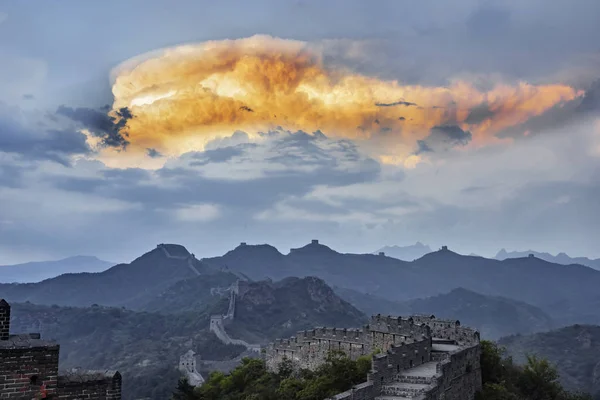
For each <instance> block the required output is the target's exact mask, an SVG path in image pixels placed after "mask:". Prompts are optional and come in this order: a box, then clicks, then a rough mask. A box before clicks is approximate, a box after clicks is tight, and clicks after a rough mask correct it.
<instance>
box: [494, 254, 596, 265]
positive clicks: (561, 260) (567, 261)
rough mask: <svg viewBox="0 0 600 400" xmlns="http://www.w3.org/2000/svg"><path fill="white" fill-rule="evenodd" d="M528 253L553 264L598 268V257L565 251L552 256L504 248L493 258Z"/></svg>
mask: <svg viewBox="0 0 600 400" xmlns="http://www.w3.org/2000/svg"><path fill="white" fill-rule="evenodd" d="M529 254H533V255H534V256H535V257H537V258H541V259H542V260H545V261H548V262H552V263H555V264H562V265H571V264H579V265H585V266H587V267H590V268H594V269H597V270H600V258H597V259H590V258H587V257H570V256H569V255H567V254H566V253H558V254H557V255H555V256H553V255H552V254H550V253H540V252H537V251H534V250H528V251H506V250H505V249H502V250H500V251H499V252H498V254H496V256H495V257H494V258H495V259H496V260H506V259H507V258H521V257H528V256H529Z"/></svg>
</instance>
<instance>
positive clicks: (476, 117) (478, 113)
mask: <svg viewBox="0 0 600 400" xmlns="http://www.w3.org/2000/svg"><path fill="white" fill-rule="evenodd" d="M493 116H494V112H493V111H492V110H490V109H489V105H488V104H487V103H482V104H480V105H478V106H477V107H473V108H472V109H471V111H470V112H469V115H468V116H467V118H466V119H465V123H467V124H480V123H482V122H483V121H485V120H486V119H489V118H492V117H493Z"/></svg>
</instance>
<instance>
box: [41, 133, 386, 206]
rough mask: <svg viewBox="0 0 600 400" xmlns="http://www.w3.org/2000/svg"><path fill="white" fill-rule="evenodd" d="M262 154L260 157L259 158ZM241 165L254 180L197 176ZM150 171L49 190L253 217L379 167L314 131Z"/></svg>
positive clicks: (122, 172)
mask: <svg viewBox="0 0 600 400" xmlns="http://www.w3.org/2000/svg"><path fill="white" fill-rule="evenodd" d="M265 155H266V156H265ZM240 160H242V161H243V162H244V167H245V168H246V166H247V168H248V169H257V171H260V175H258V176H256V177H252V178H249V179H222V178H217V177H210V176H203V174H202V170H203V168H204V167H206V166H210V165H213V164H218V165H219V168H230V167H232V166H233V167H235V166H236V165H238V164H239V163H240V162H241V161H240ZM174 162H176V164H173V165H170V164H169V163H167V165H166V166H165V167H163V168H161V169H159V170H157V171H155V172H149V171H145V170H140V169H104V170H102V172H101V173H100V174H99V176H96V177H91V178H85V179H83V178H79V177H64V176H61V177H54V178H52V179H53V183H54V185H55V186H57V187H59V188H61V189H63V190H69V191H74V192H81V193H97V194H102V195H103V196H108V197H110V198H113V199H118V200H122V201H126V202H131V203H141V204H144V206H145V207H147V208H148V209H176V208H178V207H184V206H187V205H193V204H198V203H211V204H220V205H223V206H226V207H232V208H235V209H240V210H242V209H243V210H246V212H255V211H258V210H261V209H264V208H268V207H270V206H271V205H272V204H274V203H275V202H276V201H277V200H280V199H282V198H284V197H287V196H302V195H304V194H306V193H308V192H309V191H310V190H311V189H312V188H313V187H315V186H317V185H327V186H343V185H348V184H352V183H357V182H364V181H370V180H373V179H376V177H377V176H378V174H379V172H380V167H379V163H378V162H377V161H375V160H373V159H371V158H368V157H365V156H364V155H361V154H360V153H359V150H358V148H357V147H356V145H355V144H354V143H352V142H350V141H346V140H342V141H334V140H329V139H327V138H326V136H325V135H324V134H323V133H322V132H320V131H318V132H315V134H313V135H311V134H308V133H306V132H302V131H299V132H293V133H292V132H276V133H274V134H273V136H272V138H271V139H269V140H267V142H266V143H251V144H250V143H242V144H238V145H235V146H227V147H222V148H216V149H212V150H207V151H204V152H191V153H186V154H184V155H182V156H181V157H180V158H179V159H178V160H174Z"/></svg>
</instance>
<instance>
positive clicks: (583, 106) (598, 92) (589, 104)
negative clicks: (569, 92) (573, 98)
mask: <svg viewBox="0 0 600 400" xmlns="http://www.w3.org/2000/svg"><path fill="white" fill-rule="evenodd" d="M577 111H578V112H581V113H600V79H598V80H597V81H595V82H593V83H592V84H591V85H590V87H589V88H588V89H587V90H586V91H585V94H584V96H583V99H582V100H581V103H580V104H579V106H578V107H577Z"/></svg>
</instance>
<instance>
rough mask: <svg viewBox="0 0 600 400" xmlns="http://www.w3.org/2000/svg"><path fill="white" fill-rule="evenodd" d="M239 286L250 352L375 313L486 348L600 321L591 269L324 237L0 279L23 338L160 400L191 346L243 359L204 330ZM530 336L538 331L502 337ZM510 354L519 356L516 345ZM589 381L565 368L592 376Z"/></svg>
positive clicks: (162, 248)
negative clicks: (37, 336)
mask: <svg viewBox="0 0 600 400" xmlns="http://www.w3.org/2000/svg"><path fill="white" fill-rule="evenodd" d="M240 278H242V279H245V280H248V281H249V282H248V283H247V284H246V286H247V287H246V289H245V290H244V291H243V292H241V293H240V295H239V297H238V298H237V301H236V314H235V315H236V317H235V318H234V320H233V322H232V323H231V324H230V325H228V327H227V332H228V333H229V335H231V336H232V337H235V338H240V339H243V340H246V341H247V342H249V343H266V342H268V341H270V340H272V339H274V338H275V337H286V336H290V335H292V334H294V333H295V332H296V331H297V330H299V329H307V328H312V327H315V326H339V327H359V326H361V325H362V324H363V323H365V321H367V316H368V315H369V314H377V313H381V314H387V313H389V314H395V315H407V314H412V313H419V314H434V315H436V316H437V317H439V318H453V319H454V318H455V319H459V320H460V321H461V323H462V324H464V325H467V326H473V327H475V328H477V329H479V330H480V331H481V333H482V337H483V338H487V339H496V338H499V337H501V336H505V335H512V334H520V335H526V334H532V333H535V335H534V336H532V337H544V336H536V335H538V334H537V333H536V332H540V331H547V330H549V329H553V328H556V327H560V326H566V325H569V324H572V323H589V324H594V323H598V321H600V312H599V311H598V310H600V295H599V294H598V290H597V288H598V287H600V271H596V270H594V269H591V268H589V267H585V266H581V265H568V266H565V265H560V264H556V263H551V262H548V261H545V260H542V259H540V258H537V257H524V258H507V259H505V260H502V261H500V260H494V259H486V258H483V257H477V256H463V255H459V254H456V253H454V252H452V251H450V250H448V249H447V248H442V250H439V251H435V252H430V253H428V254H426V255H424V256H422V257H420V258H418V259H416V260H414V261H411V262H407V261H402V260H399V259H396V258H393V257H388V256H387V255H379V254H377V255H374V254H344V253H338V252H336V251H334V250H332V249H331V248H329V247H327V246H324V245H322V244H319V243H318V242H317V241H313V242H312V243H310V244H308V245H306V246H303V247H301V248H298V249H294V250H292V251H291V252H290V253H289V254H282V253H280V252H279V251H278V250H277V249H275V248H274V247H272V246H269V245H247V244H242V245H240V246H238V247H237V248H235V249H233V250H231V251H229V252H228V253H226V254H225V255H223V256H221V257H213V258H206V259H201V260H198V259H196V258H195V257H194V256H193V255H192V254H191V253H190V252H189V251H188V250H187V249H186V248H185V247H183V246H180V245H176V244H164V245H159V246H157V247H156V248H155V249H153V250H150V251H149V252H147V253H146V254H144V255H142V256H140V257H138V258H136V259H135V260H133V261H132V262H131V263H126V264H118V265H115V266H113V267H112V268H109V269H107V270H106V271H102V272H96V273H68V274H63V275H60V276H57V277H55V278H52V279H47V280H44V281H42V282H38V283H26V284H18V283H12V284H0V297H2V298H6V299H7V300H8V301H9V302H11V303H14V304H16V305H15V312H14V314H13V317H14V321H15V324H14V329H18V330H22V331H36V330H41V331H42V334H44V335H45V336H47V337H53V338H55V339H58V340H59V341H61V342H62V341H65V342H67V344H66V345H64V346H63V352H61V353H62V355H61V357H63V359H64V361H65V362H64V365H65V367H70V366H83V367H87V366H88V365H89V367H90V368H92V367H93V368H118V369H120V370H122V371H123V372H124V373H125V374H126V375H128V376H130V377H131V378H130V383H128V384H127V385H128V388H127V393H128V394H127V396H125V398H127V399H133V398H140V397H139V396H145V397H149V398H163V397H162V396H163V395H164V394H165V393H166V390H167V389H166V388H167V387H169V388H170V389H172V387H173V384H174V383H171V384H169V385H167V384H165V385H164V387H162V386H161V385H158V384H152V385H150V386H151V387H143V386H144V382H152V381H153V379H152V377H153V376H156V375H157V374H159V375H161V376H164V377H165V379H171V378H172V377H176V376H177V373H176V371H175V370H174V366H175V365H176V363H177V357H178V356H179V355H180V354H182V353H183V352H185V351H187V350H188V349H190V348H191V349H193V350H194V351H196V352H197V353H198V354H199V355H200V356H201V357H202V358H203V359H206V358H208V359H213V360H216V361H217V362H220V361H224V362H225V361H227V362H230V363H234V361H233V360H234V359H237V357H239V356H240V354H241V353H242V352H243V351H244V350H245V348H244V347H242V346H227V345H223V344H222V343H220V342H218V340H217V339H216V337H215V336H214V335H213V334H212V333H210V332H209V331H208V322H209V319H210V316H211V315H213V314H223V313H225V312H226V310H227V308H228V296H229V294H228V293H229V292H228V288H229V287H230V286H231V285H232V284H233V283H234V282H236V280H238V279H240ZM27 302H31V303H37V304H39V305H33V304H29V303H27ZM122 307H125V308H126V309H122ZM590 329H591V328H590ZM567 332H570V331H567ZM524 337H530V336H514V337H513V336H511V338H512V339H503V340H504V343H509V344H510V343H520V342H519V341H518V340H520V339H518V338H524ZM515 338H517V339H515ZM594 340H595V339H594ZM524 343H525V342H524ZM542 343H546V342H542ZM591 343H594V342H593V341H592V342H591ZM544 346H545V344H541V345H540V349H541V348H542V347H544ZM513 348H515V349H517V350H514V351H515V354H516V353H517V352H518V349H519V347H518V345H517V344H514V346H513ZM522 348H526V345H523V346H522ZM532 348H533V347H532ZM100 349H102V350H100ZM540 351H541V350H540ZM91 352H94V353H93V354H92V353H91ZM571 362H572V363H576V360H572V361H571ZM92 364H93V365H92ZM585 365H587V364H585ZM573 368H575V367H573ZM586 368H587V367H586ZM594 368H596V367H594ZM599 368H600V367H599ZM586 371H587V370H586ZM584 372H585V371H577V370H573V371H572V372H569V373H570V374H572V375H573V376H574V377H575V378H573V379H587V378H585V377H584V376H588V375H589V374H588V375H585V374H584ZM586 374H587V372H586ZM594 376H595V375H594ZM173 379H175V378H173ZM593 379H595V378H593ZM593 379H592V380H593ZM577 382H579V381H577ZM581 382H583V381H581ZM586 382H587V381H586ZM140 387H143V388H141V389H140Z"/></svg>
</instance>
